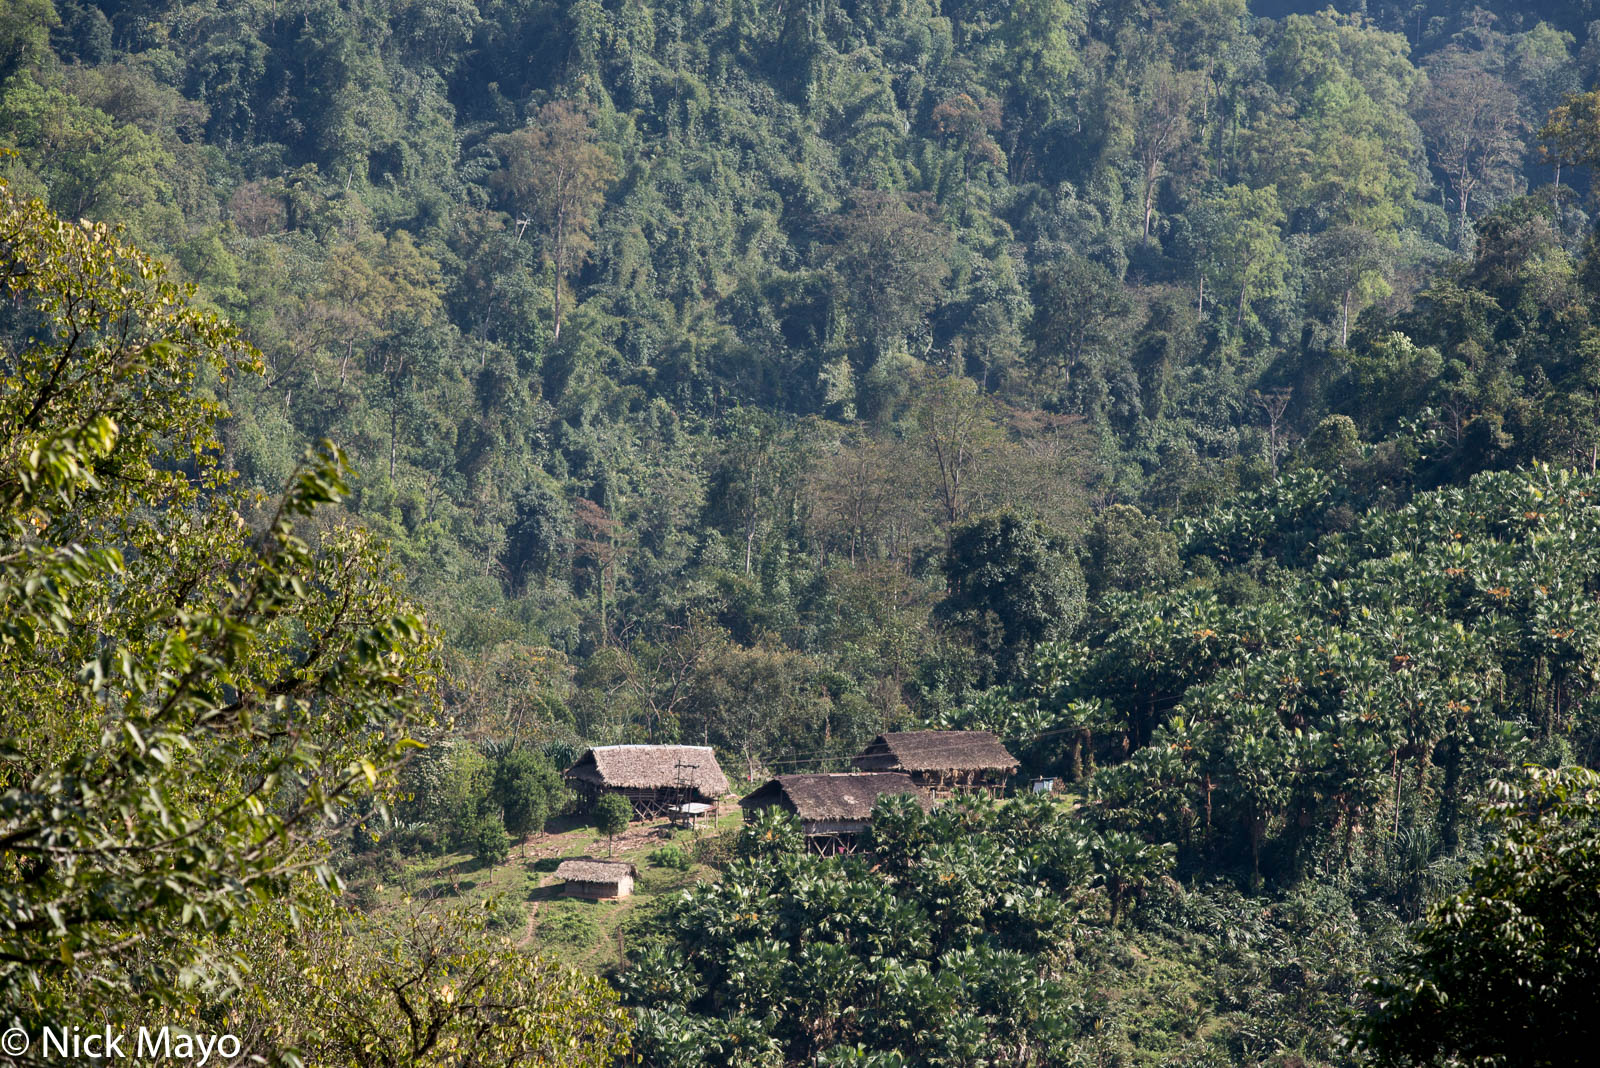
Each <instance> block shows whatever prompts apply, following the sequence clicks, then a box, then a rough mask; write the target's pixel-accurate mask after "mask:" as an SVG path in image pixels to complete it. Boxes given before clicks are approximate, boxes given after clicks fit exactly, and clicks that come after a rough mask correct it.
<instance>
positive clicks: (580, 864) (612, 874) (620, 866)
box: [556, 857, 639, 884]
mask: <svg viewBox="0 0 1600 1068" xmlns="http://www.w3.org/2000/svg"><path fill="white" fill-rule="evenodd" d="M638 874H639V870H638V869H637V868H635V867H634V866H633V865H632V864H625V863H623V862H622V861H611V860H589V859H588V858H587V857H581V858H579V859H577V860H563V861H562V862H561V864H560V866H559V867H557V868H556V878H557V879H565V880H566V881H567V882H569V883H607V884H610V883H617V882H621V881H622V879H623V877H624V876H637V875H638Z"/></svg>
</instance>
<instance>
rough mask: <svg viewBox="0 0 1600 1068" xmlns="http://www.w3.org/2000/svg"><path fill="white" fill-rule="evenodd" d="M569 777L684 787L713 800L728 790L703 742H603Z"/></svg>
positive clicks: (624, 785)
mask: <svg viewBox="0 0 1600 1068" xmlns="http://www.w3.org/2000/svg"><path fill="white" fill-rule="evenodd" d="M567 777H568V778H569V779H577V780H579V781H580V782H587V783H592V784H593V785H595V786H600V787H609V788H612V789H622V790H671V789H676V788H677V787H679V786H683V787H686V788H688V789H690V790H693V791H694V792H695V793H697V794H699V795H700V796H701V797H703V798H706V799H707V800H710V801H715V800H716V799H717V798H719V797H721V796H722V795H723V794H725V793H727V792H728V778H727V776H725V775H723V774H722V768H721V767H719V766H718V764H717V756H716V754H715V753H713V752H712V751H711V749H710V747H709V746H702V745H599V746H595V747H594V748H593V749H591V750H589V751H588V752H587V753H585V754H583V756H582V758H580V759H579V760H578V762H577V763H576V764H574V765H572V767H570V768H568V769H567Z"/></svg>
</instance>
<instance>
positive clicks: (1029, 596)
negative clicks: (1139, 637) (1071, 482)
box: [934, 512, 1084, 686]
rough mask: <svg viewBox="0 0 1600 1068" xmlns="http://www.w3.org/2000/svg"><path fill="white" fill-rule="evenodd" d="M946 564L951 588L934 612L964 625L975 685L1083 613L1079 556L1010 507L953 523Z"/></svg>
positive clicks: (1065, 630) (992, 678)
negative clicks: (953, 528)
mask: <svg viewBox="0 0 1600 1068" xmlns="http://www.w3.org/2000/svg"><path fill="white" fill-rule="evenodd" d="M944 570H945V576H946V578H947V579H948V580H949V583H950V593H949V594H948V595H947V596H946V597H945V598H944V600H942V601H940V602H939V604H938V606H937V607H936V608H935V609H934V613H935V617H936V618H938V619H940V620H942V621H943V622H945V623H946V624H947V625H949V626H951V627H953V628H956V629H958V630H960V631H961V632H963V635H964V637H965V638H966V641H965V643H964V644H966V645H968V646H969V647H970V648H971V649H972V650H973V652H974V654H975V660H976V663H975V664H974V671H973V674H974V675H975V676H976V679H975V681H976V682H977V683H978V685H980V686H986V685H991V684H993V683H995V682H998V681H1004V680H1007V679H1009V678H1010V677H1011V676H1012V675H1013V674H1014V673H1015V672H1016V671H1017V670H1018V669H1019V667H1020V666H1021V664H1022V662H1023V661H1024V660H1025V658H1026V657H1027V656H1028V655H1029V654H1030V653H1032V651H1033V649H1034V647H1035V646H1037V645H1038V644H1039V643H1040V642H1044V641H1050V640H1053V639H1056V638H1062V637H1066V636H1067V635H1068V634H1070V633H1071V632H1072V630H1073V628H1075V627H1076V626H1077V625H1078V623H1079V622H1081V621H1082V619H1083V611H1084V608H1083V606H1084V582H1083V573H1082V571H1080V570H1079V568H1078V562H1077V560H1076V559H1075V558H1074V557H1073V556H1072V555H1071V554H1070V553H1068V552H1067V551H1065V546H1064V545H1063V544H1062V543H1061V540H1060V538H1059V537H1057V536H1055V535H1053V534H1052V533H1051V531H1049V530H1048V529H1047V528H1046V527H1045V526H1044V524H1042V523H1038V522H1032V523H1030V522H1028V521H1027V520H1025V519H1023V518H1022V517H1021V516H1019V515H1017V514H1016V513H1014V512H1000V513H996V514H993V515H986V516H980V517H979V518H977V519H975V520H973V521H972V522H970V523H967V524H965V525H963V526H960V527H957V528H956V529H955V531H954V533H953V535H952V537H951V541H950V552H949V554H948V555H947V556H946V558H945V567H944Z"/></svg>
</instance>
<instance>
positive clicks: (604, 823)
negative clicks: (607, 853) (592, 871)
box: [593, 792, 633, 851]
mask: <svg viewBox="0 0 1600 1068" xmlns="http://www.w3.org/2000/svg"><path fill="white" fill-rule="evenodd" d="M593 817H594V827H595V830H597V831H599V832H600V833H601V834H603V835H605V836H606V837H607V838H608V839H610V840H611V843H612V849H613V851H614V850H615V849H616V838H617V835H619V834H621V833H622V832H623V831H625V830H627V829H628V822H629V821H630V820H632V819H633V805H632V804H630V803H629V802H628V799H627V798H626V797H623V796H622V795H621V794H618V793H610V792H607V793H604V794H601V795H600V799H599V800H598V801H596V802H595V803H594V813H593Z"/></svg>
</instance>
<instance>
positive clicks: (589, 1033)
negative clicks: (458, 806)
mask: <svg viewBox="0 0 1600 1068" xmlns="http://www.w3.org/2000/svg"><path fill="white" fill-rule="evenodd" d="M493 916H494V914H490V915H489V916H488V917H486V916H484V915H483V914H482V913H481V910H471V911H469V910H459V911H453V912H442V911H440V912H433V911H428V910H420V909H410V910H407V911H405V912H404V913H402V914H401V915H400V916H398V917H396V920H395V922H394V923H393V924H392V926H391V928H390V929H387V930H386V929H381V928H378V927H376V926H374V925H373V924H371V922H370V921H367V922H362V921H359V920H346V921H344V922H341V920H340V917H339V915H338V914H337V913H336V912H334V911H332V910H330V909H328V908H326V907H323V908H313V909H309V910H308V911H307V912H306V913H304V914H303V915H302V916H301V918H300V922H299V923H298V924H297V925H293V926H291V925H290V924H289V923H288V922H287V919H286V917H284V916H282V915H281V913H280V912H279V911H275V910H271V909H265V910H262V911H261V912H260V913H259V914H258V915H257V916H255V917H252V922H250V923H249V924H248V925H247V926H246V927H245V929H244V930H243V931H242V932H241V934H240V937H239V940H240V942H241V944H242V950H243V952H242V954H241V955H242V956H243V957H244V959H245V961H246V963H248V964H249V965H250V966H251V972H250V975H251V980H250V983H249V985H248V987H247V988H246V989H245V990H244V991H243V992H242V993H241V995H240V996H239V997H238V998H237V999H236V1001H235V1002H234V1004H233V1005H232V1006H230V1010H229V1017H228V1019H229V1020H230V1021H232V1022H233V1023H234V1026H235V1027H237V1028H238V1029H239V1030H240V1031H243V1032H245V1033H246V1034H247V1035H248V1036H249V1040H250V1044H251V1048H252V1050H253V1051H254V1052H256V1053H258V1054H260V1055H265V1056H267V1057H271V1058H273V1061H274V1063H281V1062H283V1061H284V1060H285V1058H286V1055H288V1054H290V1053H293V1054H295V1055H296V1056H298V1058H300V1059H302V1060H303V1061H305V1062H308V1063H319V1064H330V1063H347V1062H357V1063H359V1062H360V1061H361V1060H362V1059H365V1058H370V1057H379V1058H381V1059H382V1060H383V1062H384V1063H387V1064H395V1065H406V1066H418V1068H420V1066H421V1065H453V1066H458V1068H476V1066H486V1065H490V1064H503V1063H504V1062H505V1058H507V1057H511V1058H515V1059H516V1060H517V1061H518V1062H519V1063H524V1062H525V1063H532V1064H540V1065H550V1066H552V1068H554V1066H570V1068H604V1066H606V1065H610V1064H613V1063H618V1062H620V1061H621V1060H622V1058H624V1057H626V1055H627V1053H628V1030H629V1022H628V1018H627V1014H626V1013H625V1012H624V1011H622V1010H621V1009H620V1008H619V1007H618V1005H617V1001H616V995H615V994H614V993H613V992H612V991H611V990H610V989H608V988H607V987H606V986H605V984H604V983H602V982H601V981H600V980H598V979H594V978H592V977H589V976H585V975H582V974H580V973H578V972H576V971H573V970H571V969H568V968H564V967H561V966H560V965H558V964H556V963H555V962H554V961H551V960H549V959H547V958H544V957H530V956H528V955H526V954H524V953H522V952H520V951H519V950H517V949H516V947H515V946H514V945H513V944H512V942H511V940H510V939H509V938H508V937H506V936H504V935H496V934H492V933H490V930H491V929H492V927H493ZM486 921H487V922H486Z"/></svg>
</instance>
